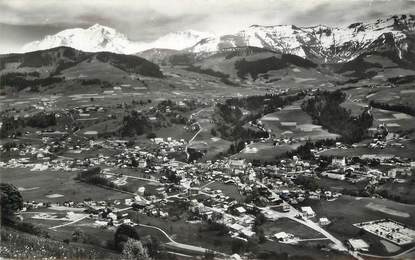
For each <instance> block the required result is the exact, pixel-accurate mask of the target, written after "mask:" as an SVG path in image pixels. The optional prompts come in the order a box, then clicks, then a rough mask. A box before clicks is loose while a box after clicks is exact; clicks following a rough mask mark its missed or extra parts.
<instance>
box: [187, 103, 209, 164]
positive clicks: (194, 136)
mask: <svg viewBox="0 0 415 260" xmlns="http://www.w3.org/2000/svg"><path fill="white" fill-rule="evenodd" d="M205 109H206V108H202V109H200V110H199V111H197V112H195V113H193V114H191V115H190V119H192V118H193V117H195V116H197V115H198V114H199V113H200V112H202V111H204V110H205ZM195 124H196V125H197V126H198V127H199V130H198V131H197V132H196V134H194V135H193V137H192V138H190V140H189V141H188V142H187V144H186V147H185V149H184V151H185V152H186V159H189V157H190V154H189V153H188V152H187V148H188V146H189V144H190V143H191V142H193V141H194V140H195V138H196V137H197V136H198V135H199V134H200V132H202V130H204V129H203V127H202V125H201V124H199V122H196V123H195Z"/></svg>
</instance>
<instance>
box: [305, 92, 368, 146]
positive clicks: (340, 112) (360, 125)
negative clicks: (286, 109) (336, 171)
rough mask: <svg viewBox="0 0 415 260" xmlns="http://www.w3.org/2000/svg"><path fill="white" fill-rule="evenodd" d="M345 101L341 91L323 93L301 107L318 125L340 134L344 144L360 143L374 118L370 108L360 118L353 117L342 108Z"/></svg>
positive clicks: (308, 100)
mask: <svg viewBox="0 0 415 260" xmlns="http://www.w3.org/2000/svg"><path fill="white" fill-rule="evenodd" d="M345 99H346V94H345V93H343V92H341V91H339V90H337V91H334V92H330V91H321V92H318V93H317V94H315V96H314V97H312V98H310V99H307V100H305V101H304V103H303V104H302V106H301V107H302V109H303V110H304V111H305V112H306V113H308V114H309V115H310V116H311V117H312V118H313V120H314V121H315V122H316V124H319V125H322V126H323V127H325V128H327V129H328V130H329V131H331V132H334V133H337V134H340V135H341V136H342V139H343V141H344V142H346V143H354V142H359V141H361V140H362V139H363V138H364V137H365V136H366V134H367V130H368V128H369V127H371V126H372V123H373V116H372V114H371V113H370V110H369V108H368V109H366V110H365V111H363V112H362V113H361V114H360V115H359V116H352V115H351V112H350V111H349V110H347V109H346V108H344V107H341V106H340V104H341V103H342V102H344V101H345Z"/></svg>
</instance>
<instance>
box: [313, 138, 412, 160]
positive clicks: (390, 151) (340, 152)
mask: <svg viewBox="0 0 415 260" xmlns="http://www.w3.org/2000/svg"><path fill="white" fill-rule="evenodd" d="M402 143H403V145H404V147H405V149H402V148H399V147H386V148H384V149H381V148H369V147H356V148H347V149H340V148H333V149H329V150H326V151H324V152H322V153H321V154H320V155H324V156H340V157H343V156H344V157H358V156H362V155H379V156H382V155H385V156H391V155H392V156H393V155H395V156H400V157H403V158H410V159H414V158H415V144H414V143H413V142H412V141H406V142H402Z"/></svg>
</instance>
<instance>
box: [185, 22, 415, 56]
mask: <svg viewBox="0 0 415 260" xmlns="http://www.w3.org/2000/svg"><path fill="white" fill-rule="evenodd" d="M414 28H415V16H414V15H401V16H392V17H389V18H386V19H378V20H376V21H374V22H371V23H354V24H351V25H349V26H347V27H342V28H337V27H329V26H324V25H318V26H312V27H297V26H294V25H278V26H260V25H253V26H251V27H249V28H247V29H245V30H242V31H239V32H237V33H235V34H230V35H223V36H218V37H210V38H207V39H204V40H202V41H200V42H199V43H197V44H196V45H195V46H193V47H192V48H189V49H188V50H189V51H190V52H195V53H200V52H205V53H208V52H217V51H220V50H221V49H224V48H229V47H240V46H254V47H259V48H266V49H269V50H272V51H276V52H280V53H288V54H294V55H297V56H300V57H303V58H308V59H311V60H313V61H317V62H321V63H336V62H343V61H348V60H351V59H353V58H356V57H358V56H359V55H360V54H362V53H364V52H367V51H374V50H377V49H381V48H383V47H384V45H385V41H386V38H388V37H389V38H392V41H393V44H394V46H395V48H396V50H397V51H398V52H400V53H404V52H405V50H406V47H407V42H406V40H407V33H408V32H411V31H413V30H414Z"/></svg>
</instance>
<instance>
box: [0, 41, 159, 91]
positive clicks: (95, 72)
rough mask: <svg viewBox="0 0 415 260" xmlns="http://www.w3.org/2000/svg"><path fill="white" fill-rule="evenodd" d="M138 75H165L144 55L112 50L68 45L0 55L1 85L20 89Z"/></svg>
mask: <svg viewBox="0 0 415 260" xmlns="http://www.w3.org/2000/svg"><path fill="white" fill-rule="evenodd" d="M131 74H139V75H143V76H150V77H157V78H160V77H163V74H162V72H161V71H160V68H159V66H157V65H156V64H154V63H151V62H149V61H147V60H145V59H143V58H140V57H137V56H133V55H123V54H116V53H111V52H96V53H91V52H82V51H79V50H75V49H73V48H69V47H57V48H53V49H49V50H43V51H35V52H29V53H23V54H6V55H0V77H1V78H0V85H1V87H12V88H15V89H17V90H18V91H19V90H21V89H24V88H25V87H31V86H36V85H41V86H46V85H50V84H54V83H59V82H62V81H64V80H69V79H80V78H84V77H87V78H89V79H104V78H105V79H106V80H107V79H111V78H114V79H116V78H117V76H119V77H127V76H129V75H131Z"/></svg>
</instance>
